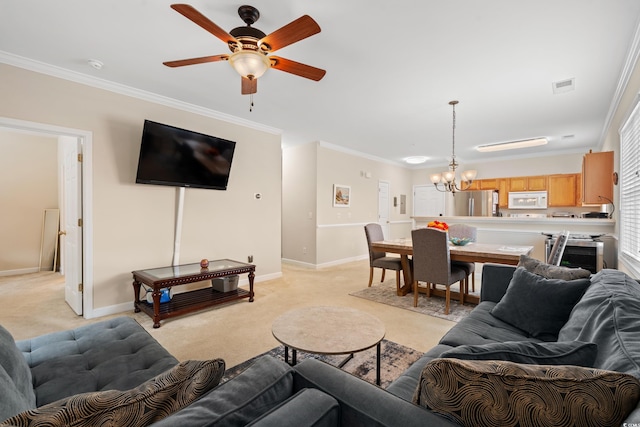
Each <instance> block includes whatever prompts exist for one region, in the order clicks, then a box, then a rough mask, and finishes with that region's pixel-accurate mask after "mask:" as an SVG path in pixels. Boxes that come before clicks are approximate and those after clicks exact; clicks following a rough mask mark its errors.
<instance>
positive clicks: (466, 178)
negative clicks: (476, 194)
mask: <svg viewBox="0 0 640 427" xmlns="http://www.w3.org/2000/svg"><path fill="white" fill-rule="evenodd" d="M456 104H458V101H450V102H449V105H451V106H452V108H453V127H452V129H453V134H452V135H453V136H452V150H451V162H449V170H448V171H446V172H442V173H441V174H440V173H436V174H433V175H431V176H430V179H431V182H432V183H433V185H434V186H435V187H436V189H437V190H438V191H442V192H449V193H456V192H458V191H464V190H468V189H469V188H470V187H471V184H472V183H473V180H474V179H476V176H477V171H475V170H468V171H465V172H462V174H461V181H462V182H461V183H460V184H458V183H457V182H456V169H457V168H458V166H459V165H458V162H457V161H456Z"/></svg>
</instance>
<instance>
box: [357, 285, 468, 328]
mask: <svg viewBox="0 0 640 427" xmlns="http://www.w3.org/2000/svg"><path fill="white" fill-rule="evenodd" d="M441 288H443V287H441ZM451 289H452V290H455V291H457V290H458V288H457V287H456V286H452V287H451ZM472 294H474V293H472ZM349 295H352V296H354V297H359V298H364V299H366V300H369V301H374V302H378V303H381V304H387V305H391V306H393V307H398V308H403V309H405V310H411V311H415V312H417V313H422V314H427V315H429V316H434V317H439V318H441V319H446V320H450V321H452V322H458V321H460V320H461V319H464V318H465V317H466V316H467V315H468V314H469V313H470V312H471V310H473V309H474V308H475V307H476V306H475V304H465V305H460V302H459V301H458V300H457V299H451V302H450V305H449V314H444V298H441V297H436V296H432V297H430V298H427V296H426V295H425V294H422V293H421V294H420V295H418V306H417V307H414V306H413V293H410V294H407V295H405V296H398V295H397V293H396V285H395V283H394V282H389V281H386V282H385V283H382V284H373V285H371V287H369V288H364V289H362V290H359V291H356V292H352V293H350V294H349ZM475 295H477V293H476V294H475Z"/></svg>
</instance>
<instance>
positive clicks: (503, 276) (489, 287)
mask: <svg viewBox="0 0 640 427" xmlns="http://www.w3.org/2000/svg"><path fill="white" fill-rule="evenodd" d="M515 270H516V267H514V266H513V265H504V264H485V265H484V266H483V267H482V288H481V289H480V301H491V302H495V303H498V302H500V300H501V299H502V297H503V296H504V294H505V292H507V287H509V282H511V277H512V276H513V272H514V271H515Z"/></svg>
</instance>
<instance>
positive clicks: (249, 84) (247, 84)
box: [242, 77, 258, 95]
mask: <svg viewBox="0 0 640 427" xmlns="http://www.w3.org/2000/svg"><path fill="white" fill-rule="evenodd" d="M256 92H258V79H251V80H249V79H248V78H246V77H242V94H243V95H251V94H253V93H256Z"/></svg>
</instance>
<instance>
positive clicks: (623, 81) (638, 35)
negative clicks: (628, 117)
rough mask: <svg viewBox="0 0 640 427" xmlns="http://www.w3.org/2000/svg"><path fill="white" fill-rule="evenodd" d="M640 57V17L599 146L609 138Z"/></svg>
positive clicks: (600, 147)
mask: <svg viewBox="0 0 640 427" xmlns="http://www.w3.org/2000/svg"><path fill="white" fill-rule="evenodd" d="M639 58H640V19H639V20H638V24H637V25H636V31H635V34H634V35H633V40H632V42H631V45H630V46H629V52H628V53H627V59H626V60H625V63H624V66H623V67H622V73H621V74H620V78H619V79H618V85H617V86H616V91H615V93H614V95H613V99H612V100H611V105H610V106H609V112H608V113H607V118H606V119H605V121H604V126H603V127H602V132H601V134H600V140H599V141H598V148H599V149H602V147H603V146H604V143H605V139H606V138H607V132H608V130H609V127H610V126H611V124H612V122H613V117H614V116H615V114H616V111H617V110H618V107H619V106H620V101H621V100H622V96H623V95H624V91H625V90H626V89H627V85H628V84H629V80H630V79H631V75H632V74H633V71H634V69H635V68H636V65H637V64H638V59H639Z"/></svg>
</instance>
